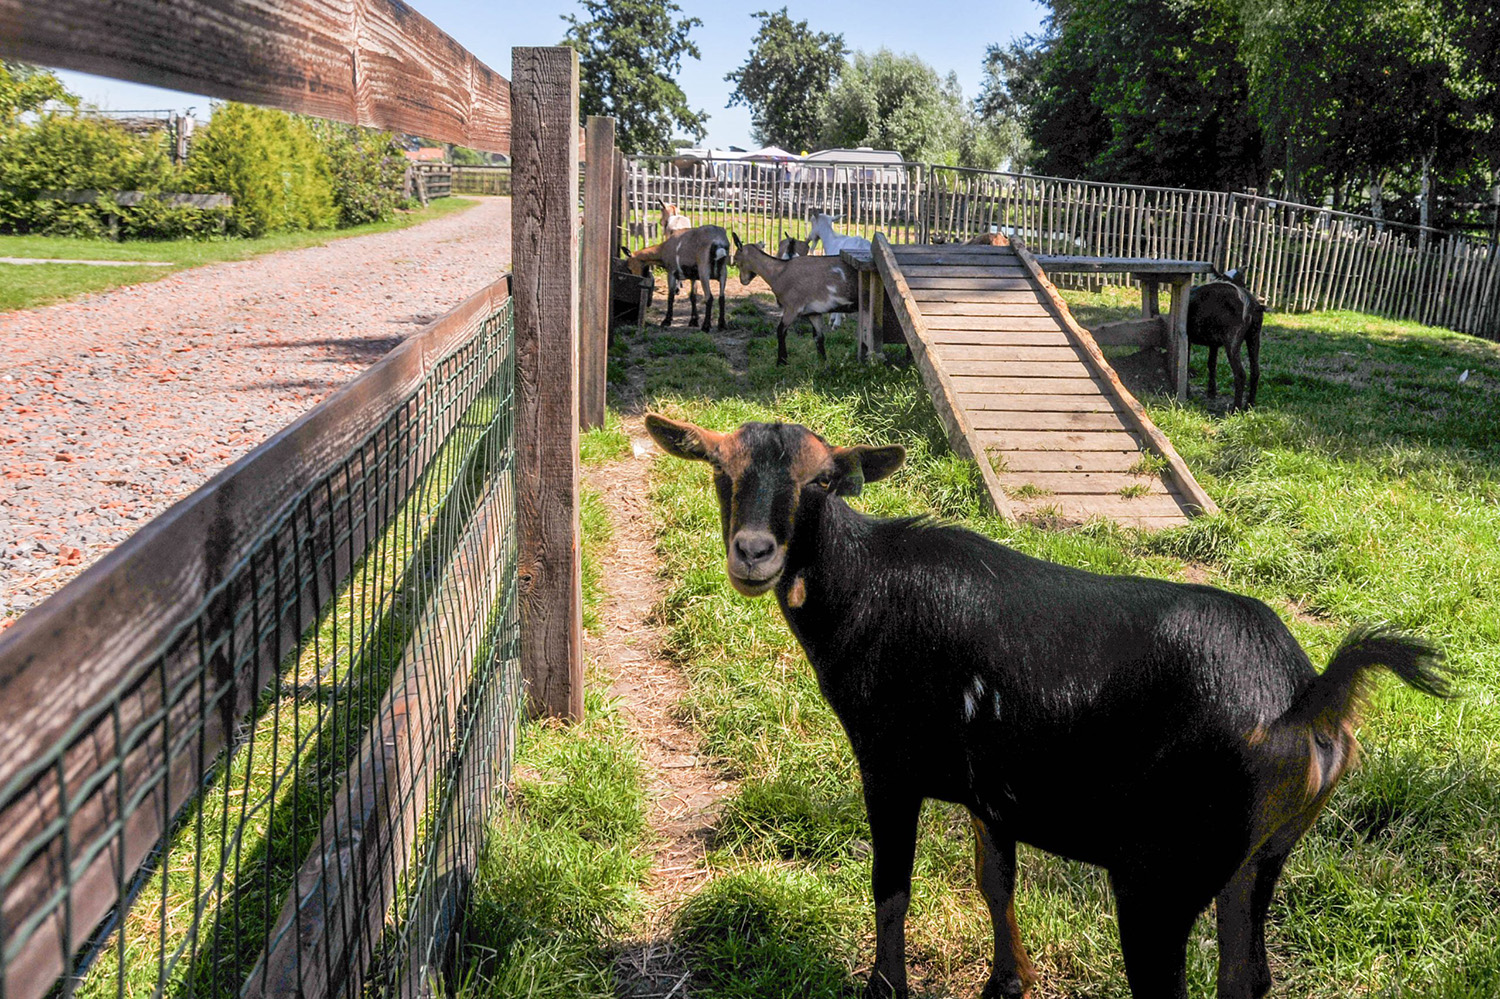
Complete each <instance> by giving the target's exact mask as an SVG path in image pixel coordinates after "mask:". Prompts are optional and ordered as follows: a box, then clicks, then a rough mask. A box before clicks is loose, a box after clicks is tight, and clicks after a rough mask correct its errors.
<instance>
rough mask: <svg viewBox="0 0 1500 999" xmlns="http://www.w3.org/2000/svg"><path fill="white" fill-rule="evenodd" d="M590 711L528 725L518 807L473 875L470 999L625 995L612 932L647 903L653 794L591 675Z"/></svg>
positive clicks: (466, 967) (625, 927) (464, 987)
mask: <svg viewBox="0 0 1500 999" xmlns="http://www.w3.org/2000/svg"><path fill="white" fill-rule="evenodd" d="M585 715H586V716H585V719H584V721H582V722H579V723H578V724H576V725H573V726H571V727H566V728H565V727H563V726H560V725H557V724H554V723H548V722H536V723H532V724H530V725H527V726H526V728H525V729H524V732H523V736H522V741H521V746H520V749H519V752H518V753H517V756H516V760H515V766H516V772H517V777H516V779H515V782H514V785H513V795H512V799H511V803H510V805H509V806H508V807H507V809H506V810H505V811H504V812H503V814H502V816H501V818H500V820H499V822H498V823H497V824H496V825H495V827H494V829H492V831H491V833H490V841H489V843H488V844H487V846H486V849H485V853H484V856H483V857H482V858H481V861H480V864H479V869H478V871H477V872H476V874H475V877H474V884H473V888H472V895H471V897H470V902H469V907H468V911H467V913H466V933H465V943H464V945H463V949H462V953H461V955H460V970H459V982H460V984H459V987H458V995H459V996H461V997H463V999H501V997H511V996H530V997H536V999H542V997H558V999H564V997H566V999H596V997H597V999H609V997H612V996H614V994H615V991H614V980H613V973H612V970H611V965H612V962H613V959H614V953H613V941H614V940H616V939H617V938H618V937H619V936H621V935H623V934H625V933H627V932H628V931H629V928H630V926H631V924H632V922H633V920H634V918H635V917H636V915H637V914H638V913H639V911H640V907H641V899H640V892H639V888H640V882H641V879H642V877H643V876H644V875H645V872H646V869H647V867H648V866H649V859H648V858H647V855H646V854H645V852H644V850H643V844H644V842H645V838H646V835H647V830H646V820H645V792H644V790H643V785H642V783H641V766H640V761H639V758H638V757H637V754H636V749H635V746H634V744H633V743H632V742H631V740H630V738H629V736H628V735H627V734H626V733H625V729H624V725H623V722H622V721H621V719H620V716H619V713H618V712H617V711H616V710H615V708H614V706H613V704H611V703H610V702H609V701H608V700H607V699H606V698H605V697H604V696H603V695H602V694H601V693H600V692H599V684H591V686H590V689H589V691H588V693H587V694H586V696H585Z"/></svg>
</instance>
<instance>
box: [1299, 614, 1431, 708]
mask: <svg viewBox="0 0 1500 999" xmlns="http://www.w3.org/2000/svg"><path fill="white" fill-rule="evenodd" d="M1376 666H1384V667H1385V668H1386V669H1388V670H1390V671H1391V672H1392V673H1394V674H1396V676H1397V677H1399V678H1400V679H1401V682H1402V683H1404V684H1406V685H1407V686H1408V687H1411V688H1412V689H1413V690H1419V691H1421V692H1422V693H1424V694H1428V695H1430V696H1432V697H1443V698H1447V697H1452V696H1454V691H1453V672H1452V669H1451V668H1450V667H1449V666H1448V665H1447V663H1446V662H1445V661H1444V658H1443V653H1442V650H1441V649H1439V648H1438V647H1437V646H1436V645H1435V644H1433V643H1432V642H1429V641H1427V640H1426V639H1424V638H1418V637H1416V636H1415V635H1407V634H1403V633H1402V632H1400V631H1397V630H1396V629H1394V628H1391V627H1389V626H1386V625H1360V626H1358V627H1356V628H1355V629H1354V630H1353V631H1351V632H1349V634H1348V636H1346V637H1345V638H1344V640H1343V642H1341V643H1340V644H1339V647H1338V648H1337V649H1336V650H1335V651H1334V653H1333V658H1332V659H1331V660H1330V661H1329V663H1328V668H1327V669H1325V670H1324V671H1323V673H1322V675H1321V676H1319V677H1318V678H1317V679H1315V680H1314V681H1313V682H1312V683H1311V684H1309V685H1308V686H1307V687H1306V688H1305V689H1304V690H1303V691H1302V693H1301V694H1299V695H1298V696H1297V700H1296V701H1295V702H1293V704H1292V707H1291V709H1290V710H1289V711H1287V713H1286V715H1284V716H1283V718H1282V722H1283V723H1293V724H1296V723H1299V722H1300V723H1311V722H1313V721H1315V720H1318V719H1323V720H1325V721H1327V722H1336V721H1342V720H1344V719H1346V718H1348V717H1349V716H1350V715H1351V714H1353V713H1354V712H1356V711H1357V710H1358V708H1359V705H1360V702H1361V701H1363V699H1364V697H1365V695H1366V693H1367V692H1368V689H1369V684H1370V679H1371V675H1372V674H1371V670H1373V669H1374V668H1375V667H1376Z"/></svg>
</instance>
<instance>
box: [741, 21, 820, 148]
mask: <svg viewBox="0 0 1500 999" xmlns="http://www.w3.org/2000/svg"><path fill="white" fill-rule="evenodd" d="M751 17H756V18H759V19H760V30H759V31H758V32H756V34H755V39H754V41H753V42H752V43H751V46H750V58H749V59H746V60H745V64H744V65H743V66H741V67H740V68H739V69H737V70H735V71H734V72H733V73H730V74H729V75H728V76H726V77H724V79H725V80H728V81H729V82H730V83H733V84H734V93H732V94H730V95H729V106H730V107H734V106H735V105H736V104H743V105H745V106H746V107H748V108H749V109H750V134H751V136H752V137H753V138H754V139H755V141H756V142H759V143H761V144H762V145H773V144H774V145H778V146H781V147H783V148H785V149H790V150H792V151H793V152H796V151H797V150H799V149H811V148H812V147H813V146H815V145H817V142H818V138H819V136H820V133H821V131H822V128H823V114H824V110H825V107H826V105H827V102H828V93H829V91H830V90H831V89H832V88H833V83H834V81H835V80H836V79H837V78H838V75H839V71H840V70H842V69H843V68H844V52H845V49H844V36H843V35H834V34H829V33H827V32H821V31H813V30H812V29H810V28H809V27H808V26H807V22H806V21H793V20H792V19H791V18H790V17H789V16H788V15H787V12H786V8H785V7H783V8H781V9H780V10H778V11H774V12H773V11H764V10H762V11H757V12H756V13H754V14H752V15H751Z"/></svg>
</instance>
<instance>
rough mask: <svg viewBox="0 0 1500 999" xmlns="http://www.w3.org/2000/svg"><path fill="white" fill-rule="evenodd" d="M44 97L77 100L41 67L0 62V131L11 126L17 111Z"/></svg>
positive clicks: (37, 103) (35, 106)
mask: <svg viewBox="0 0 1500 999" xmlns="http://www.w3.org/2000/svg"><path fill="white" fill-rule="evenodd" d="M48 101H61V102H63V103H67V104H73V105H76V104H77V99H76V98H74V97H72V95H70V94H69V93H68V92H67V91H66V90H65V89H63V85H62V81H61V80H59V79H58V78H57V77H56V76H54V75H53V74H52V73H50V72H48V71H47V70H45V69H38V68H37V67H35V66H28V65H26V64H24V63H15V62H0V135H3V132H4V131H5V130H7V129H11V128H14V127H15V126H16V123H17V120H18V119H19V118H20V116H21V115H23V114H26V113H28V112H31V111H36V110H38V109H39V108H41V106H42V105H43V104H46V103H47V102H48Z"/></svg>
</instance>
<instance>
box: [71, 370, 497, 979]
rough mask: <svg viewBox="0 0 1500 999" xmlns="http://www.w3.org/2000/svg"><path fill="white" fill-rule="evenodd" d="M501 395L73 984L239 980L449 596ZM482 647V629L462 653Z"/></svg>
mask: <svg viewBox="0 0 1500 999" xmlns="http://www.w3.org/2000/svg"><path fill="white" fill-rule="evenodd" d="M499 402H500V400H499V399H498V398H497V397H496V396H495V395H494V394H493V393H491V392H489V391H484V392H481V394H480V395H479V397H478V398H477V399H476V400H475V401H474V402H473V403H472V404H471V408H470V411H469V413H468V414H466V416H465V419H464V420H463V421H461V422H460V424H459V429H458V430H456V431H455V432H454V433H453V434H452V435H450V437H449V438H448V439H447V441H446V442H445V443H444V444H443V446H442V448H441V449H440V450H439V452H438V453H437V454H436V455H435V456H434V457H433V459H432V461H431V464H430V465H429V468H428V470H427V471H426V472H425V473H424V476H423V478H422V479H421V480H420V484H419V485H417V486H416V488H415V490H414V492H413V493H412V495H411V496H410V497H409V498H408V499H407V500H406V502H405V503H404V504H403V505H402V506H401V508H400V509H399V510H398V511H396V512H395V514H394V516H393V517H392V519H391V521H390V523H389V524H388V525H387V526H386V527H385V529H384V530H383V531H382V532H381V534H380V535H379V537H378V538H376V539H375V540H374V542H373V543H372V545H371V546H370V548H369V550H368V551H367V552H366V554H365V555H364V557H363V558H362V559H361V561H360V563H359V564H358V565H357V566H356V567H355V568H354V570H353V572H352V573H351V575H350V577H349V579H348V581H347V582H346V583H345V585H344V587H343V590H342V592H340V593H339V594H338V596H337V597H336V598H335V599H333V600H332V601H330V602H329V604H328V606H327V607H326V608H325V609H324V610H323V612H322V613H321V614H320V615H319V618H318V620H317V621H316V622H314V623H313V624H311V625H310V626H309V627H308V629H307V631H306V633H305V634H303V635H302V636H301V639H300V641H299V642H298V645H297V647H296V649H295V651H294V652H292V653H291V654H290V655H289V656H287V657H286V659H285V660H284V661H283V662H282V664H281V667H280V675H279V678H278V679H277V680H276V681H275V682H272V683H270V684H268V685H267V689H266V690H264V691H262V692H261V694H260V697H259V700H258V702H257V704H256V707H255V711H254V713H253V714H252V715H251V716H250V717H249V718H248V719H247V720H246V724H247V729H248V731H247V732H245V733H241V735H240V738H241V742H240V745H239V748H238V749H237V751H236V752H235V753H233V754H232V755H230V756H228V757H227V758H224V759H221V760H220V761H218V763H217V765H216V766H215V769H214V771H213V772H212V773H211V774H210V775H209V779H208V780H207V781H206V785H205V787H204V790H203V791H202V792H201V794H200V795H199V796H198V798H197V799H195V800H194V801H193V802H192V804H191V805H190V807H189V808H188V809H187V810H186V814H185V815H184V816H182V817H180V818H179V819H178V820H177V823H176V826H175V827H174V829H173V830H172V832H171V833H170V835H169V836H168V837H167V839H166V841H165V843H164V845H163V856H162V857H161V859H160V861H159V863H158V864H157V866H156V868H155V870H154V871H148V872H146V880H145V885H144V887H143V888H142V889H141V892H140V897H139V900H138V903H137V904H136V905H134V906H133V907H132V908H131V909H130V911H129V912H128V913H127V914H126V915H125V917H124V919H123V921H122V923H121V925H120V927H119V928H118V929H116V930H115V931H114V932H113V933H112V934H111V936H110V937H109V939H108V940H107V942H106V946H105V947H104V948H103V950H102V952H101V955H100V957H99V960H98V961H97V962H96V963H94V964H93V965H92V967H90V968H89V970H88V972H87V973H86V975H85V976H84V977H83V979H82V981H81V982H79V983H78V985H77V990H76V991H77V994H78V995H80V996H87V997H93V996H115V995H121V996H147V995H155V994H158V991H159V990H160V989H161V988H162V987H163V986H165V987H166V988H167V990H168V992H169V993H170V994H178V993H181V994H193V995H199V996H205V997H216V996H225V995H231V994H234V993H235V990H237V989H238V987H239V985H240V981H241V978H242V977H243V976H244V975H245V974H247V973H248V972H249V971H250V969H251V967H252V965H253V964H254V962H255V960H256V957H257V954H258V952H259V950H260V948H261V945H262V944H263V942H264V938H265V935H266V934H267V933H269V932H270V931H271V929H272V928H273V927H274V924H275V923H276V921H277V919H278V917H279V915H280V911H281V905H282V901H283V899H284V897H285V896H286V894H287V892H288V891H289V890H290V888H291V886H292V884H293V880H294V878H295V876H296V874H297V871H298V868H299V866H300V865H301V864H302V862H303V859H304V857H306V856H307V855H308V853H309V851H310V850H311V849H312V848H313V847H314V846H315V845H316V843H317V841H318V836H319V834H320V829H321V827H322V820H323V816H324V814H325V813H326V812H327V810H328V809H329V807H330V806H331V805H332V804H333V802H334V799H335V792H336V791H337V790H338V789H339V787H340V785H341V784H342V783H343V778H344V776H345V772H346V769H347V767H348V765H349V764H350V763H351V762H353V761H354V760H355V759H356V758H357V756H358V755H359V753H360V752H361V746H362V738H363V735H364V733H365V730H366V728H367V726H368V725H369V724H370V723H371V721H372V719H373V718H374V715H375V712H376V710H377V708H378V707H379V705H380V702H381V699H382V697H383V696H384V694H385V692H386V691H387V689H388V688H389V687H390V684H391V680H392V677H393V676H394V675H395V674H396V672H397V671H398V670H399V669H401V668H402V667H403V664H404V662H405V660H404V654H405V652H406V650H407V649H408V647H409V643H411V642H412V641H413V640H414V639H415V638H417V637H418V635H423V636H426V635H430V634H431V632H430V631H428V630H426V629H430V628H432V627H434V626H435V624H434V622H435V621H436V620H437V619H438V618H439V617H442V616H444V615H447V616H451V615H452V613H453V607H454V606H455V604H454V603H453V601H454V600H455V599H460V597H459V593H458V591H459V590H461V589H462V586H463V583H462V582H459V583H457V584H455V583H454V582H453V581H452V578H451V577H450V575H449V574H451V573H453V572H455V571H456V565H457V561H456V552H457V550H458V546H459V544H460V543H461V541H463V540H464V538H465V537H466V535H465V532H466V531H467V530H468V529H469V527H470V526H471V524H472V521H471V518H472V515H473V513H474V511H475V510H476V509H477V508H478V507H479V504H480V503H481V502H485V503H489V504H494V503H495V502H496V500H495V497H494V493H493V492H487V491H486V490H485V489H484V484H485V483H486V482H487V481H488V480H489V476H490V475H491V474H492V473H493V471H494V470H495V469H494V466H493V459H494V458H495V457H496V455H495V453H494V451H493V449H491V448H490V447H488V446H486V445H485V444H484V443H483V439H482V438H481V436H480V434H479V433H478V428H482V427H487V426H488V425H489V421H490V418H491V417H492V415H493V413H494V411H495V407H496V406H497V405H498V404H499ZM496 432H498V431H496ZM469 540H470V541H471V542H472V539H469ZM298 564H299V565H300V562H299V563H298ZM302 571H303V572H305V571H306V570H305V569H303V570H302ZM491 620H492V621H493V620H494V619H491ZM480 623H481V624H483V622H480ZM453 637H454V638H457V637H458V636H457V635H456V634H455V635H454V636H453ZM487 649H488V638H487V637H482V638H481V639H480V641H479V642H478V643H477V647H476V648H475V650H474V653H475V659H476V661H477V660H480V659H482V658H483V656H484V655H485V654H486V650H487ZM406 668H410V666H409V665H408V666H407V667H406ZM442 776H443V775H442V774H438V775H437V779H435V780H434V781H433V785H432V786H433V787H434V788H436V787H439V786H440V784H441V777H442ZM401 786H402V787H406V786H408V785H407V784H406V783H403V784H402V785H401ZM430 818H431V815H430V814H429V815H428V819H429V820H430ZM221 865H222V867H223V874H224V879H225V883H224V886H223V888H222V890H217V889H215V888H214V886H213V884H212V882H211V880H210V879H212V878H214V877H215V876H216V875H217V874H218V872H219V868H220V866H221ZM398 887H400V886H398ZM194 933H196V934H198V937H197V939H196V941H192V942H193V943H194V947H195V949H193V950H192V951H190V952H189V953H188V954H187V955H184V956H183V957H182V959H181V960H179V961H177V963H176V964H175V966H173V967H172V968H170V971H169V974H168V976H167V979H166V981H165V982H161V983H159V982H158V981H157V971H158V967H159V966H160V965H161V964H162V963H163V960H162V959H163V955H164V954H165V955H167V960H168V961H170V960H172V955H174V954H175V953H176V952H177V951H178V950H179V948H183V947H184V946H186V945H187V944H188V943H189V942H190V940H191V938H192V935H193V934H194Z"/></svg>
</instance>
